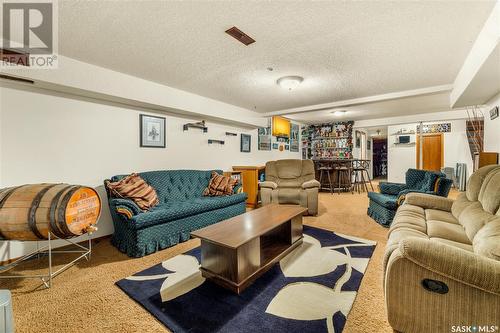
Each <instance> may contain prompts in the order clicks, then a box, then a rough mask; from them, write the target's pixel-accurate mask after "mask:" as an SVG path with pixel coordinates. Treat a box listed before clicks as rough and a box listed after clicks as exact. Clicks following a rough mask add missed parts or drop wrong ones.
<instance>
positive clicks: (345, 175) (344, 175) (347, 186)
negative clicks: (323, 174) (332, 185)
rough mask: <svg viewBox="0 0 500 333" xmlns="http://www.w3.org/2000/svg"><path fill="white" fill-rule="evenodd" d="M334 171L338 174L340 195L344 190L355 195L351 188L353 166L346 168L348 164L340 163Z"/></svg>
mask: <svg viewBox="0 0 500 333" xmlns="http://www.w3.org/2000/svg"><path fill="white" fill-rule="evenodd" d="M333 169H334V170H335V171H336V172H337V188H338V189H339V195H340V191H342V190H344V191H349V190H351V193H352V194H354V192H353V191H352V186H351V173H352V171H351V166H350V165H347V166H346V163H344V162H338V163H336V164H335V166H334V167H333Z"/></svg>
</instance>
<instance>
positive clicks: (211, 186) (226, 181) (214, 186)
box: [203, 171, 238, 197]
mask: <svg viewBox="0 0 500 333" xmlns="http://www.w3.org/2000/svg"><path fill="white" fill-rule="evenodd" d="M236 185H238V180H237V179H234V178H232V177H226V176H223V175H219V174H218V173H217V172H215V171H212V178H210V182H209V183H208V187H207V188H206V189H205V191H203V195H204V196H211V197H213V196H224V195H231V194H233V189H234V187H235V186H236Z"/></svg>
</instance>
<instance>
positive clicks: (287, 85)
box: [276, 76, 304, 90]
mask: <svg viewBox="0 0 500 333" xmlns="http://www.w3.org/2000/svg"><path fill="white" fill-rule="evenodd" d="M302 81H304V78H303V77H301V76H283V77H280V78H279V79H278V81H276V83H277V84H278V85H279V86H280V87H281V88H283V89H286V90H292V89H295V88H297V87H298V86H299V84H301V83H302Z"/></svg>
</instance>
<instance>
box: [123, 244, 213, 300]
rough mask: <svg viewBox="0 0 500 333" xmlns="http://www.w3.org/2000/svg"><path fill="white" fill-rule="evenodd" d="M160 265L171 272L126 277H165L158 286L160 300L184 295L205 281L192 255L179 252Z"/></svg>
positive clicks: (132, 278)
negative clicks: (159, 286) (179, 253)
mask: <svg viewBox="0 0 500 333" xmlns="http://www.w3.org/2000/svg"><path fill="white" fill-rule="evenodd" d="M162 266H163V267H164V268H165V269H167V270H169V271H171V272H173V273H165V274H158V275H146V276H144V275H142V276H129V277H128V278H126V279H127V280H133V281H145V280H158V279H165V281H163V284H162V286H161V288H160V295H161V300H162V302H166V301H170V300H172V299H174V298H176V297H178V296H181V295H184V294H186V293H188V292H190V291H191V290H193V289H195V288H196V287H198V286H200V285H201V284H202V283H203V282H205V278H204V277H203V276H201V271H200V264H199V262H198V259H196V258H195V257H193V256H190V255H186V254H181V255H178V256H175V257H173V258H171V259H168V260H166V261H164V262H162Z"/></svg>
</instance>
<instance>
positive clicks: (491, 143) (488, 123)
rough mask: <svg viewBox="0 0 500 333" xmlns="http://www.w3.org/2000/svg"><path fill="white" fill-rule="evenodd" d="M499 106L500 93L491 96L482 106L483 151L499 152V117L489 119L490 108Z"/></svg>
mask: <svg viewBox="0 0 500 333" xmlns="http://www.w3.org/2000/svg"><path fill="white" fill-rule="evenodd" d="M494 106H499V107H500V94H498V95H496V96H495V97H493V98H492V99H491V100H489V101H488V102H487V103H486V107H484V108H483V113H484V151H486V152H497V153H500V117H498V118H496V119H493V120H490V110H491V109H492V108H493V107H494Z"/></svg>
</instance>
